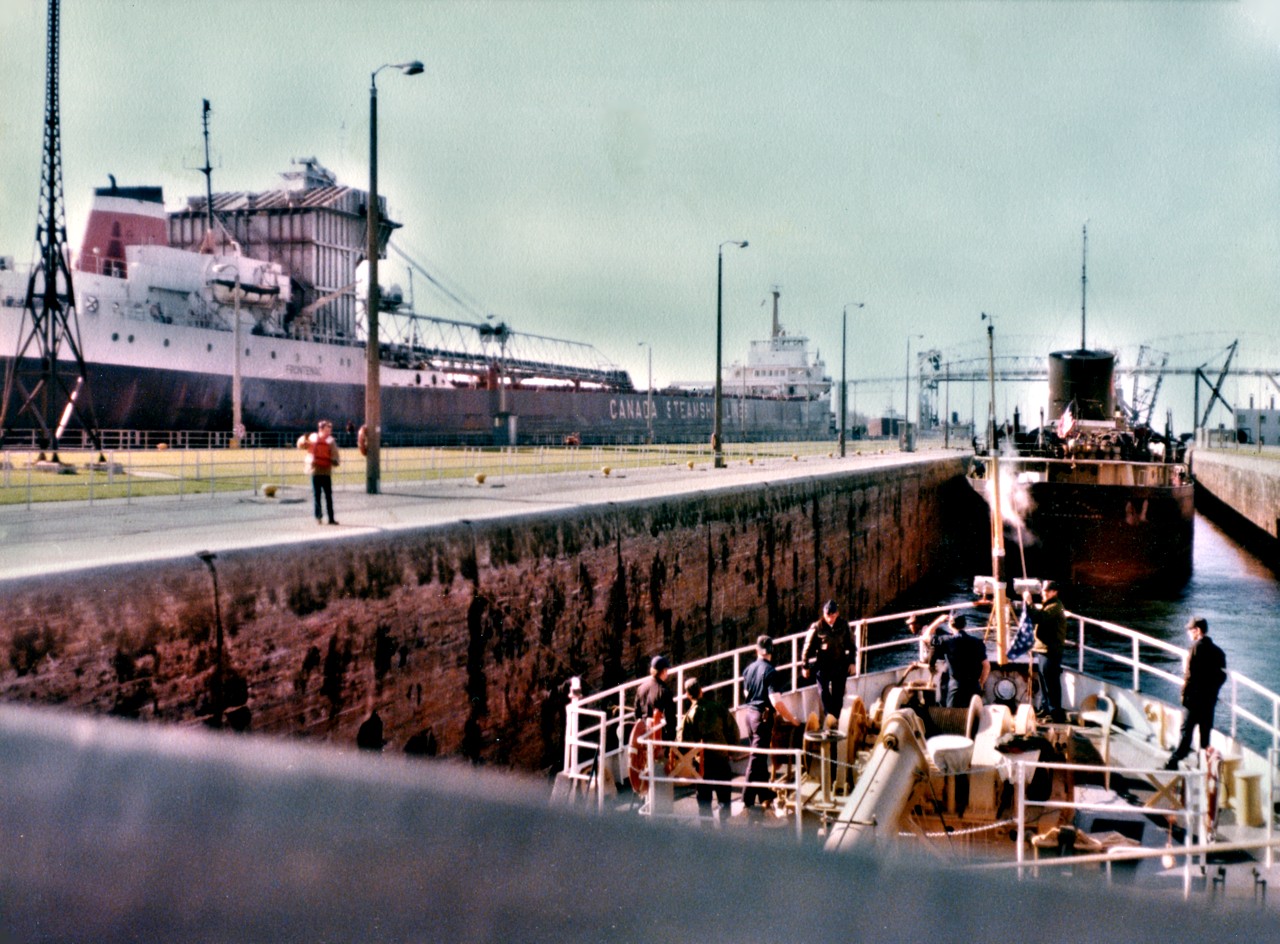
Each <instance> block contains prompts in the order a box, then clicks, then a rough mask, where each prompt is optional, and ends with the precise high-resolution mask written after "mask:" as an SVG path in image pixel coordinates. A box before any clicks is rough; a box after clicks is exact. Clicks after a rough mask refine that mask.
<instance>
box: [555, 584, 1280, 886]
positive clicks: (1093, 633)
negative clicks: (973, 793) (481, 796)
mask: <svg viewBox="0 0 1280 944" xmlns="http://www.w3.org/2000/svg"><path fill="white" fill-rule="evenodd" d="M969 608H970V604H968V603H957V604H948V605H943V606H935V607H929V608H925V609H921V610H914V611H907V612H902V613H897V614H892V615H886V616H877V617H871V618H868V619H865V620H856V621H853V622H851V623H850V624H849V626H850V630H851V632H852V637H853V641H854V646H855V673H854V677H855V678H856V677H860V676H862V675H866V674H869V669H868V661H869V657H871V656H874V655H876V654H880V655H882V656H884V660H883V661H884V664H883V665H878V666H877V667H876V668H875V669H874V670H871V673H870V674H877V673H880V672H892V671H896V670H898V669H901V668H905V667H907V666H908V665H910V664H911V663H913V662H916V661H917V660H918V658H919V648H918V647H919V639H918V638H917V637H915V636H910V635H908V636H906V637H903V638H891V639H888V640H886V641H882V642H875V643H872V642H870V641H869V638H870V632H869V631H870V629H871V628H872V627H875V626H884V625H886V624H892V623H903V622H904V620H905V619H906V618H907V617H908V616H915V617H916V618H917V619H922V618H927V617H932V616H934V615H937V614H942V613H948V612H952V611H955V610H961V609H969ZM1068 617H1069V618H1070V619H1072V620H1074V621H1075V623H1076V633H1075V638H1074V639H1070V638H1069V639H1068V641H1067V642H1068V647H1069V648H1074V649H1075V650H1076V665H1075V668H1076V671H1077V672H1079V673H1080V674H1081V675H1088V676H1091V677H1094V678H1099V679H1101V680H1103V681H1110V683H1111V684H1124V685H1127V686H1128V687H1129V688H1130V689H1131V690H1132V691H1133V692H1135V693H1140V692H1142V691H1143V688H1144V685H1152V686H1161V685H1162V686H1165V687H1168V686H1171V685H1174V686H1176V685H1178V684H1179V683H1180V682H1181V679H1182V676H1181V674H1180V673H1179V674H1175V673H1174V672H1171V671H1169V670H1168V669H1167V668H1163V667H1161V666H1160V665H1157V664H1154V663H1153V662H1152V661H1151V659H1152V657H1153V656H1155V655H1156V654H1159V655H1160V656H1162V657H1163V658H1164V659H1165V660H1166V661H1168V662H1176V663H1181V662H1182V660H1184V659H1185V658H1186V655H1187V653H1186V650H1184V649H1182V648H1181V647H1179V646H1175V645H1173V644H1172V643H1168V642H1165V641H1163V640H1159V639H1155V638H1153V637H1150V636H1146V635H1143V634H1142V633H1139V632H1136V631H1134V630H1131V629H1127V628H1125V627H1123V626H1119V625H1117V624H1115V623H1109V622H1106V621H1104V620H1096V619H1093V618H1090V617H1086V616H1081V615H1079V614H1076V613H1068ZM805 637H806V633H804V632H800V633H793V634H791V635H788V636H783V637H780V638H778V639H776V640H775V641H774V653H775V658H776V659H777V662H776V665H777V668H778V670H779V671H780V672H783V673H786V674H787V675H789V677H790V680H791V688H792V690H795V689H796V688H798V687H799V683H800V668H801V656H802V648H803V646H804V641H805ZM1104 642H1110V643H1111V645H1110V646H1109V647H1108V646H1106V645H1104ZM754 658H755V647H754V645H748V646H742V647H739V648H737V649H734V650H731V651H730V652H726V653H721V654H718V655H713V656H707V657H705V658H701V659H696V660H694V661H692V662H688V663H685V664H682V665H679V666H676V667H674V668H673V669H672V670H671V675H672V676H673V678H674V682H675V684H674V691H675V693H676V695H675V697H676V704H677V714H683V706H684V701H685V698H684V682H685V679H686V678H689V677H698V678H699V679H700V680H701V681H702V684H703V689H704V691H706V692H708V693H710V694H715V693H716V692H725V694H724V695H722V696H721V698H722V701H724V702H725V703H726V704H728V705H730V706H732V707H734V708H736V707H738V706H739V704H740V693H741V685H740V679H741V677H742V672H743V670H744V669H745V667H746V664H747V663H748V662H750V661H751V660H752V659H754ZM1098 665H1100V666H1102V667H1104V668H1106V667H1116V668H1118V669H1119V670H1120V671H1119V672H1118V673H1116V672H1113V673H1111V674H1113V675H1119V676H1120V677H1121V678H1122V679H1124V681H1122V682H1117V681H1115V680H1112V679H1107V678H1106V673H1101V674H1100V673H1099V672H1098V671H1096V666H1098ZM708 670H710V671H708ZM711 678H719V679H721V680H720V681H710V679H711ZM1228 681H1229V685H1228V686H1227V687H1226V689H1225V691H1226V693H1227V696H1226V699H1225V704H1226V707H1227V709H1228V711H1229V714H1230V729H1229V734H1230V736H1231V737H1232V738H1233V739H1238V740H1239V742H1240V743H1242V744H1246V743H1249V741H1250V740H1252V741H1253V742H1254V743H1255V745H1256V747H1255V750H1257V751H1260V752H1261V755H1262V757H1263V760H1262V763H1263V765H1264V771H1263V774H1264V781H1263V783H1262V784H1261V785H1260V786H1261V787H1262V796H1263V797H1264V798H1265V804H1264V805H1265V809H1266V814H1267V815H1266V821H1265V826H1266V829H1265V837H1266V838H1265V839H1263V840H1260V841H1258V842H1257V843H1254V845H1253V846H1252V847H1253V848H1259V849H1265V850H1266V853H1267V864H1268V866H1269V865H1270V864H1271V860H1272V855H1273V847H1274V845H1276V843H1275V839H1274V833H1273V830H1274V823H1275V817H1274V815H1273V813H1272V810H1273V806H1272V800H1273V798H1274V795H1275V787H1276V782H1277V775H1276V768H1277V761H1278V759H1280V695H1277V694H1276V693H1274V692H1271V691H1270V690H1268V689H1266V688H1264V687H1263V686H1261V685H1259V684H1258V683H1256V682H1254V681H1252V680H1251V679H1249V678H1247V677H1246V676H1243V675H1241V674H1240V673H1238V672H1235V671H1230V672H1229V673H1228ZM640 684H641V680H640V679H636V680H634V681H631V682H627V683H624V684H622V685H618V686H615V687H613V688H610V689H608V690H606V691H602V692H598V693H595V694H592V695H589V696H586V697H582V698H579V699H577V700H575V701H571V702H570V704H569V706H568V710H567V724H566V737H565V749H564V771H563V772H564V774H565V775H566V776H567V777H569V778H571V779H574V780H579V781H582V782H583V783H584V784H585V785H586V786H587V787H588V789H590V790H592V791H593V792H594V793H595V800H596V805H597V807H598V808H599V809H603V808H604V805H605V784H604V781H605V778H603V777H601V776H598V768H599V766H600V765H603V764H607V763H612V762H614V760H615V759H616V758H617V757H618V756H619V755H622V754H624V753H625V752H627V751H628V750H629V745H628V742H627V738H626V737H624V734H625V733H626V732H627V730H628V729H629V725H630V724H631V723H633V722H634V721H635V713H634V711H633V710H632V709H631V707H630V703H631V702H632V701H633V700H634V697H633V695H634V691H635V689H636V688H637V687H638V686H639V685H640ZM1242 692H1247V693H1249V694H1251V695H1252V696H1253V697H1255V698H1256V699H1258V700H1259V702H1260V703H1261V704H1262V705H1264V706H1265V707H1264V710H1262V711H1254V710H1250V708H1249V707H1248V706H1247V705H1245V704H1244V703H1242V700H1241V697H1240V696H1241V693H1242ZM1162 700H1163V699H1162ZM1264 714H1269V715H1270V717H1269V718H1267V717H1264V716H1263V715H1264ZM1242 727H1245V728H1247V729H1248V730H1247V732H1242V731H1241V728H1242ZM1242 734H1244V735H1252V738H1250V737H1248V736H1245V737H1242ZM1259 741H1265V742H1266V744H1262V743H1258V742H1259ZM642 742H643V743H646V744H648V743H649V742H647V741H643V740H642ZM611 744H612V745H613V746H612V747H610V745H611ZM1268 745H1269V746H1268ZM672 746H675V745H673V744H672V742H666V741H656V740H655V741H653V742H652V743H651V744H650V746H649V747H648V748H647V749H648V751H649V757H648V760H649V764H648V773H647V777H648V779H649V782H650V783H651V784H652V783H664V782H665V783H670V784H673V785H677V784H678V785H686V786H687V785H693V784H696V783H698V782H699V781H697V780H696V779H691V778H675V777H665V776H663V775H661V774H660V773H658V771H657V770H656V764H655V753H656V750H657V749H658V748H670V747H672ZM682 746H683V747H684V748H686V749H687V748H688V747H689V745H687V744H686V745H682ZM713 749H714V747H713ZM734 752H735V753H738V754H742V753H746V754H748V755H750V754H751V753H756V752H758V753H764V754H769V755H778V756H786V757H788V758H790V757H794V758H795V761H794V762H795V765H796V767H795V769H796V771H797V773H796V785H795V789H796V790H797V794H796V796H797V797H798V796H799V792H798V791H799V789H800V774H799V770H800V768H801V759H802V756H803V755H804V753H805V752H804V751H803V750H802V749H796V750H764V749H756V750H755V751H753V750H752V749H751V748H748V747H737V748H734ZM1022 763H1023V764H1025V762H1022ZM1036 766H1041V767H1050V768H1056V767H1069V768H1070V769H1074V770H1084V771H1088V770H1092V769H1093V768H1089V767H1084V766H1080V765H1060V764H1049V763H1041V764H1037V765H1036ZM1097 769H1098V770H1102V768H1097ZM1111 772H1112V773H1122V774H1123V773H1129V772H1137V773H1139V774H1148V773H1159V772H1153V771H1145V770H1136V771H1129V770H1127V769H1121V768H1111ZM1178 775H1179V776H1183V777H1184V778H1186V783H1187V786H1186V790H1187V801H1186V804H1185V805H1186V810H1185V812H1184V813H1182V814H1178V815H1182V816H1184V817H1185V818H1186V820H1187V823H1188V828H1187V843H1186V845H1185V848H1183V849H1181V850H1179V852H1178V854H1179V855H1185V856H1187V860H1186V861H1187V862H1188V863H1189V862H1190V861H1191V856H1192V854H1193V852H1195V851H1196V850H1198V846H1194V845H1193V836H1194V834H1195V833H1196V830H1197V829H1198V828H1200V827H1199V824H1197V823H1196V821H1195V819H1194V816H1195V811H1198V810H1204V809H1205V808H1206V803H1207V801H1206V799H1205V792H1204V791H1205V784H1204V775H1203V773H1202V772H1196V771H1192V772H1181V773H1180V774H1178ZM1018 777H1020V778H1023V779H1022V780H1019V781H1018V783H1019V787H1018V790H1019V792H1018V797H1017V803H1018V804H1019V834H1020V835H1019V838H1020V840H1021V839H1022V832H1023V830H1024V828H1025V827H1024V825H1023V822H1024V820H1023V816H1022V813H1023V810H1024V807H1025V803H1026V798H1025V792H1024V791H1025V786H1026V779H1025V777H1026V773H1025V769H1024V768H1023V767H1022V766H1020V767H1019V773H1018ZM1193 783H1194V784H1195V787H1194V789H1193V788H1192V784H1193ZM1036 805H1038V806H1048V807H1052V806H1062V807H1064V808H1072V809H1089V808H1090V807H1089V806H1088V805H1087V804H1077V803H1068V802H1061V803H1056V802H1055V803H1040V802H1037V804H1036ZM796 806H797V812H796V817H797V829H798V823H799V820H798V818H799V816H800V812H799V810H798V807H799V804H798V803H797V804H796ZM1107 809H1114V808H1113V807H1107ZM1171 815H1172V814H1171ZM1202 835H1203V834H1202ZM1206 838H1207V837H1206ZM1208 844H1209V843H1208V842H1207V841H1206V842H1204V843H1203V845H1208ZM1021 849H1022V842H1021V841H1020V842H1019V855H1018V862H1017V863H1016V864H1018V865H1022V864H1023V863H1022V851H1021ZM1132 857H1133V854H1130V853H1120V852H1113V853H1110V854H1108V856H1104V857H1102V858H1100V859H1099V860H1098V861H1116V860H1117V859H1119V858H1132ZM1072 861H1075V862H1078V863H1083V862H1085V861H1086V858H1085V857H1081V856H1077V857H1073V859H1072ZM1087 861H1092V860H1091V859H1089V860H1087ZM1188 868H1189V866H1188ZM1189 875H1190V872H1189V871H1188V872H1187V878H1186V879H1185V881H1186V882H1189V881H1190V879H1189ZM1188 887H1189V886H1188Z"/></svg>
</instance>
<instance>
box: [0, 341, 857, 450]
mask: <svg viewBox="0 0 1280 944" xmlns="http://www.w3.org/2000/svg"><path fill="white" fill-rule="evenodd" d="M0 364H4V365H6V366H7V359H4V360H0ZM28 366H29V365H28ZM88 373H89V384H88V388H87V391H86V394H85V395H84V396H83V399H82V400H81V405H82V406H91V407H92V409H93V414H94V416H95V418H96V421H97V425H98V428H99V429H125V430H152V431H170V430H172V431H179V430H189V431H208V432H220V431H226V430H229V429H230V427H231V378H230V376H227V375H222V374H209V373H199V372H195V371H183V370H168V369H165V370H157V369H147V368H139V367H123V366H114V365H108V364H90V365H89V369H88ZM242 391H243V393H242V403H243V407H242V411H243V417H244V424H245V427H246V429H247V430H248V431H249V432H297V431H298V430H305V429H311V428H313V427H314V426H315V424H316V421H317V420H318V419H321V418H325V419H330V420H332V421H333V422H334V424H335V426H336V427H337V428H338V429H343V428H345V427H346V426H347V424H348V423H351V424H352V425H354V426H359V425H361V424H362V423H363V421H364V420H363V418H364V386H363V385H360V384H350V383H327V382H325V381H323V380H321V379H319V378H315V379H305V380H268V379H262V378H255V377H244V378H243V379H242ZM650 402H652V408H653V418H652V424H650V421H649V417H648V412H649V404H650ZM722 407H723V423H722V426H723V429H724V439H725V441H726V442H728V443H732V442H759V441H787V440H806V439H809V440H812V439H825V438H828V437H830V436H831V435H832V415H831V411H830V409H829V405H828V404H827V402H826V401H814V400H766V399H754V398H726V399H725V400H724V401H723V404H722ZM15 411H16V404H15V403H11V404H10V405H9V413H8V414H7V417H6V419H7V422H8V424H9V427H10V428H11V429H13V430H15V431H17V430H29V429H31V428H32V427H33V426H34V425H35V424H34V423H33V422H32V421H31V418H30V417H29V416H23V417H16V416H14V415H13V414H14V412H15ZM382 416H383V436H384V439H386V441H388V442H391V441H394V439H395V438H396V437H403V438H405V439H412V440H413V441H416V442H463V443H472V444H493V443H501V444H507V443H509V442H511V441H512V439H513V438H514V441H515V442H516V443H519V444H531V443H543V444H546V443H554V444H559V443H561V442H563V441H564V440H565V438H566V437H569V436H571V435H576V436H577V437H578V440H579V441H580V442H581V443H583V444H591V443H597V444H598V443H619V442H623V443H626V442H631V443H641V442H644V441H646V439H647V438H648V436H649V429H650V425H652V432H653V440H654V441H655V442H660V443H662V442H709V441H710V437H711V430H712V427H713V424H714V400H713V399H712V398H711V397H709V396H681V395H673V394H657V393H655V394H654V396H653V398H652V401H650V399H649V398H648V397H647V395H646V394H644V393H634V392H633V393H614V392H607V391H599V390H571V389H550V388H542V389H532V388H531V389H509V390H507V391H506V392H505V396H500V394H499V391H497V390H483V389H466V388H445V387H425V386H384V387H383V391H382ZM79 428H80V424H79V423H77V422H75V421H72V423H71V424H70V425H69V429H70V430H77V429H79ZM513 429H514V436H513V435H512V430H513Z"/></svg>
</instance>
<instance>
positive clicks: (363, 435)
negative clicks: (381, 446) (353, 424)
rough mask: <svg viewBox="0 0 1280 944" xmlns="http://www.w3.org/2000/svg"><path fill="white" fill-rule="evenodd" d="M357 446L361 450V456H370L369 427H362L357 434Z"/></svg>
mask: <svg viewBox="0 0 1280 944" xmlns="http://www.w3.org/2000/svg"><path fill="white" fill-rule="evenodd" d="M356 446H357V447H359V449H360V455H362V456H367V455H368V454H369V427H368V426H361V427H360V432H358V433H356Z"/></svg>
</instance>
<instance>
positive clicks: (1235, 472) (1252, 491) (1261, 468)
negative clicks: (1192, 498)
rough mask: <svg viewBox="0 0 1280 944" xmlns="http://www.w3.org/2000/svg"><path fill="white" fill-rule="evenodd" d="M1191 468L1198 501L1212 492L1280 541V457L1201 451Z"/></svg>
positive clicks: (1255, 525)
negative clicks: (1202, 493) (1204, 494)
mask: <svg viewBox="0 0 1280 944" xmlns="http://www.w3.org/2000/svg"><path fill="white" fill-rule="evenodd" d="M1191 468H1192V472H1193V473H1194V475H1195V479H1196V489H1197V493H1198V494H1197V499H1199V498H1200V497H1201V496H1200V494H1199V493H1200V492H1205V493H1208V495H1209V496H1211V497H1212V498H1213V499H1214V500H1215V501H1217V502H1220V503H1221V504H1222V505H1225V506H1226V507H1227V508H1229V509H1231V510H1232V511H1233V512H1235V514H1237V515H1239V516H1240V517H1241V518H1243V519H1245V520H1247V521H1249V522H1250V523H1251V524H1253V525H1254V527H1256V528H1257V529H1258V530H1259V531H1260V532H1262V533H1264V534H1265V535H1267V536H1269V537H1270V538H1271V539H1272V540H1273V541H1274V540H1275V539H1276V538H1280V458H1278V457H1276V456H1275V455H1266V454H1260V455H1250V454H1249V453H1246V452H1239V451H1236V450H1233V449H1205V448H1197V449H1196V450H1195V451H1194V452H1193V453H1192V459H1191ZM1259 536H1261V535H1259Z"/></svg>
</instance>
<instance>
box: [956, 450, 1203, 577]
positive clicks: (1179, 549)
mask: <svg viewBox="0 0 1280 944" xmlns="http://www.w3.org/2000/svg"><path fill="white" fill-rule="evenodd" d="M1134 465H1135V467H1137V466H1138V465H1139V464H1134ZM1166 468H1167V467H1166ZM974 485H975V487H977V488H978V489H979V491H980V492H981V493H983V494H985V488H986V483H985V481H984V480H982V479H976V480H974ZM1013 489H1014V493H1013V495H1012V497H1011V498H1012V500H1011V501H1010V502H1009V503H1008V504H1010V505H1012V509H1013V511H1014V512H1015V513H1014V514H1013V515H1007V516H1006V518H1005V522H1004V542H1005V575H1006V576H1007V577H1010V578H1013V577H1023V576H1026V577H1034V578H1046V579H1054V580H1059V581H1063V582H1066V583H1069V584H1071V585H1073V586H1075V587H1080V588H1121V587H1144V588H1167V589H1176V588H1178V587H1181V586H1182V585H1183V584H1184V583H1186V581H1187V579H1188V578H1189V577H1190V575H1191V561H1192V548H1193V533H1194V517H1195V502H1194V497H1195V496H1194V487H1193V485H1192V484H1191V483H1190V481H1185V482H1178V483H1176V484H1169V485H1153V486H1148V485H1098V484H1094V483H1092V482H1070V481H1054V482H1033V483H1029V484H1019V485H1016V486H1013ZM1006 507H1007V506H1006Z"/></svg>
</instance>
